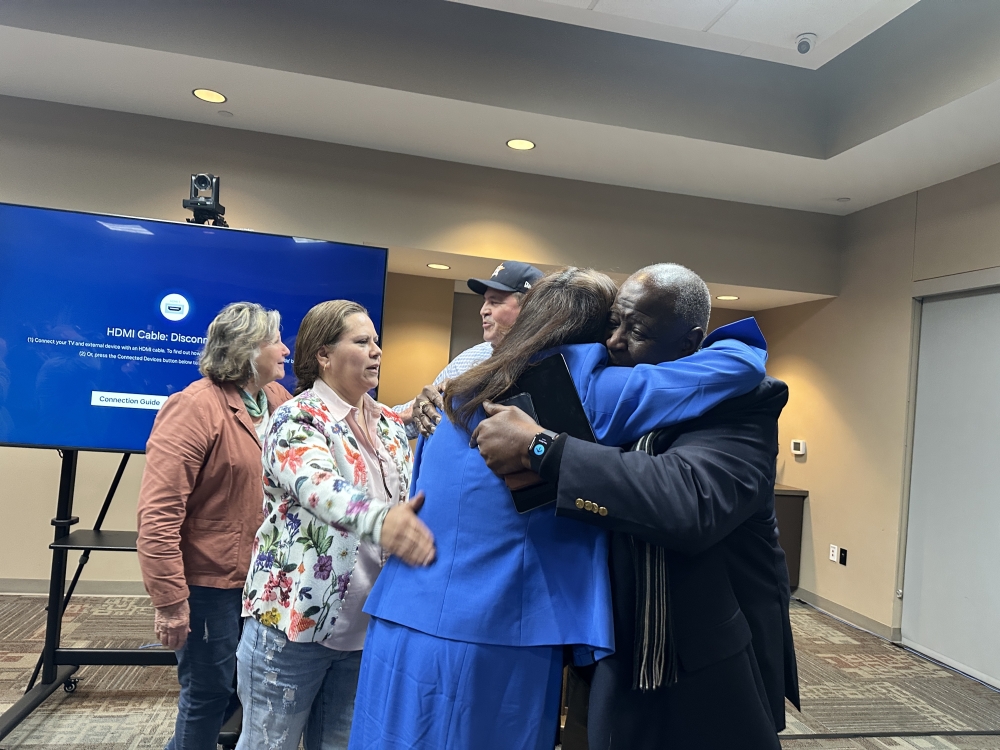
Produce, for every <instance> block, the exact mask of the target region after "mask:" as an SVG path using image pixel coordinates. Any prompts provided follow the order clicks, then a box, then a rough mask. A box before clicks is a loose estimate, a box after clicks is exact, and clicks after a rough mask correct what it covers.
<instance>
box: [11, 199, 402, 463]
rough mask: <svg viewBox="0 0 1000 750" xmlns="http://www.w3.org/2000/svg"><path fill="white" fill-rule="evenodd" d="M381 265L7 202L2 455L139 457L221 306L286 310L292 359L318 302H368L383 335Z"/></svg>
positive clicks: (351, 249) (341, 251)
mask: <svg viewBox="0 0 1000 750" xmlns="http://www.w3.org/2000/svg"><path fill="white" fill-rule="evenodd" d="M386 263H387V251H386V250H385V249H384V248H374V247H365V246H358V245H347V244H341V243H338V242H327V241H322V240H311V239H304V238H300V237H284V236H278V235H273V234H262V233H258V232H249V231H243V230H236V229H224V228H216V227H210V226H202V225H195V224H185V223H177V222H169V221H156V220H150V219H134V218H125V217H120V216H105V215H99V214H88V213H79V212H75V211H62V210H55V209H46V208H34V207H28V206H17V205H11V204H4V203H0V445H15V446H29V447H39V448H67V449H80V450H96V451H135V452H139V451H143V450H145V446H146V439H147V438H148V437H149V431H150V428H151V427H152V425H153V419H154V418H155V417H156V413H157V410H158V409H159V407H160V406H161V405H162V404H163V402H164V401H165V400H166V397H167V396H169V395H170V394H172V393H175V392H177V391H179V390H182V389H183V388H184V387H185V386H187V385H188V384H189V383H191V382H193V381H195V380H197V379H198V378H199V377H201V376H200V374H199V372H198V365H197V361H198V355H199V352H200V350H201V349H202V346H203V344H204V342H205V338H204V337H205V334H206V331H207V329H208V324H209V323H210V322H211V320H212V318H214V317H215V315H216V314H217V313H218V312H219V310H221V309H222V308H223V307H224V306H225V305H227V304H229V303H230V302H238V301H249V302H257V303H259V304H261V305H263V306H264V307H266V308H269V309H275V310H278V311H279V312H280V313H281V321H282V340H283V341H284V342H285V344H286V345H287V346H288V348H289V349H290V350H291V351H292V352H294V351H295V336H296V333H297V331H298V327H299V323H300V322H301V320H302V318H303V316H304V315H305V313H306V311H308V310H309V308H310V307H312V306H313V305H315V304H317V303H318V302H322V301H323V300H328V299H351V300H354V301H356V302H359V303H361V304H362V305H364V306H365V307H366V308H367V309H368V311H369V313H370V315H371V318H372V321H373V322H374V323H375V328H376V330H379V331H381V324H382V302H383V297H384V293H385V274H386ZM291 364H292V363H291V361H289V363H288V366H286V370H285V371H286V381H285V382H284V384H285V386H286V387H288V388H289V390H291V388H292V385H293V383H294V376H293V374H292V367H291Z"/></svg>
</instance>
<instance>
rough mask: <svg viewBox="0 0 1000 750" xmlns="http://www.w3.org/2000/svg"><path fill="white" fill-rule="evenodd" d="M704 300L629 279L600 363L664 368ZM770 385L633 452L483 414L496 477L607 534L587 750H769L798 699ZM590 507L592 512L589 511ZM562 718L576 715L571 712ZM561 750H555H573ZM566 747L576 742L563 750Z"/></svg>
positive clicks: (776, 403)
mask: <svg viewBox="0 0 1000 750" xmlns="http://www.w3.org/2000/svg"><path fill="white" fill-rule="evenodd" d="M710 312H711V296H710V295H709V292H708V288H707V287H706V286H705V284H704V282H703V281H702V280H701V279H700V278H699V277H698V276H697V274H695V273H693V272H692V271H690V270H688V269H686V268H684V267H682V266H677V265H673V264H659V265H655V266H650V267H647V268H644V269H642V270H641V271H639V272H637V273H636V274H634V275H633V276H632V277H630V278H629V279H628V280H627V281H626V282H625V284H623V285H622V288H621V290H620V292H619V295H618V299H617V301H616V303H615V306H614V308H613V311H612V318H611V334H610V336H609V338H608V341H607V347H608V353H609V359H610V361H611V363H612V364H614V365H621V366H632V365H636V364H644V363H645V364H655V363H659V362H667V361H673V360H676V359H680V358H681V357H686V356H688V355H690V354H693V353H694V352H696V351H697V350H698V349H699V348H700V347H701V346H702V345H703V344H708V343H710V342H711V340H712V339H714V338H715V337H716V336H720V335H721V336H725V335H727V329H733V328H735V327H740V326H745V327H747V326H751V325H752V326H753V327H754V328H756V324H754V323H753V321H752V320H751V321H741V322H739V323H734V324H732V325H731V326H724V327H722V328H720V329H719V331H717V332H716V333H715V334H713V336H712V337H709V338H708V339H706V337H705V333H706V331H707V329H708V319H709V315H710ZM787 399H788V389H787V387H786V386H785V384H784V383H781V382H780V381H777V380H774V379H772V378H766V379H765V380H764V382H763V383H762V384H761V385H760V386H759V387H758V388H757V389H756V390H754V391H753V392H751V393H749V394H747V395H745V396H740V397H738V398H734V399H731V400H729V401H727V402H724V403H723V404H721V405H720V406H718V407H716V408H715V409H713V410H712V411H710V412H708V413H707V414H705V415H704V416H702V417H699V418H697V419H694V420H691V421H689V422H686V423H682V424H680V425H677V426H675V427H672V428H668V429H665V430H660V431H658V432H655V433H652V434H651V435H650V436H647V437H646V438H644V439H643V441H640V446H641V447H642V450H632V451H627V450H623V449H620V448H612V447H606V446H600V445H596V444H593V443H587V442H584V441H581V440H577V439H575V438H572V437H569V436H567V435H565V434H564V435H559V436H555V435H552V434H550V436H549V437H550V440H551V448H550V449H549V450H547V451H546V452H545V455H544V456H542V457H541V458H539V457H532V455H531V454H529V453H528V450H527V448H528V446H530V445H531V444H532V442H533V441H534V439H535V436H536V435H538V434H539V433H540V432H544V430H543V428H542V427H541V426H539V425H537V424H535V423H534V422H533V421H532V420H531V418H530V417H528V416H527V415H525V414H524V413H523V412H521V411H519V410H517V409H514V408H512V407H492V408H491V409H488V410H487V411H488V412H490V413H492V414H493V416H491V417H490V418H489V419H487V420H485V421H484V422H482V423H481V425H480V426H479V428H478V429H477V431H476V434H475V435H474V439H475V440H476V441H477V442H478V444H479V446H480V447H481V449H482V453H483V456H484V458H486V460H487V464H488V465H489V466H490V468H492V469H493V470H494V471H496V472H497V473H500V474H507V473H513V472H515V471H522V470H524V469H532V470H534V471H536V472H538V473H539V474H541V475H542V477H543V478H544V479H546V480H547V481H548V482H551V483H554V484H557V487H558V497H557V500H556V509H555V512H556V514H557V515H561V516H566V517H569V518H575V519H577V520H579V521H582V522H584V523H590V524H594V525H597V526H600V527H602V528H605V529H607V530H608V531H610V532H612V542H611V551H610V555H609V558H610V559H609V565H610V568H611V580H612V595H613V603H614V604H613V606H614V613H613V614H614V629H615V653H614V654H613V655H612V656H610V657H608V658H606V659H603V660H601V661H600V662H598V663H597V664H596V666H594V667H592V668H590V670H589V674H587V675H586V676H587V677H588V678H589V680H590V685H591V687H590V696H589V717H587V724H588V728H587V737H588V739H589V747H590V750H609V749H610V748H629V749H630V750H632V749H639V750H641V749H644V748H650V749H652V748H674V747H676V748H684V749H685V750H686V749H687V748H698V749H699V750H715V749H716V748H718V750H729V749H730V748H737V747H738V748H741V749H742V750H778V749H779V743H778V739H777V732H778V731H779V730H780V729H782V728H783V727H784V698H785V696H788V697H789V698H790V699H792V701H793V703H796V704H797V702H798V677H797V672H796V666H795V652H794V649H793V647H792V640H791V628H790V625H789V622H788V601H789V597H790V594H789V587H788V574H787V569H786V567H785V560H784V553H783V552H782V550H781V548H780V547H779V546H778V533H777V524H776V521H775V515H774V472H775V461H776V457H777V432H778V425H777V421H778V415H779V414H780V413H781V410H782V408H783V407H784V405H785V403H786V401H787ZM595 510H600V512H599V513H597V512H594V511H595ZM570 712H571V719H570V721H568V722H567V725H568V726H569V725H570V724H571V722H572V718H573V717H579V716H580V715H581V714H585V713H586V708H585V706H581V705H580V703H579V701H573V702H571V705H570ZM571 744H572V743H571V742H570V741H569V740H568V738H565V739H564V748H567V750H568V749H569V748H570V746H571ZM572 746H573V747H574V748H578V747H582V746H585V745H582V744H573V745H572Z"/></svg>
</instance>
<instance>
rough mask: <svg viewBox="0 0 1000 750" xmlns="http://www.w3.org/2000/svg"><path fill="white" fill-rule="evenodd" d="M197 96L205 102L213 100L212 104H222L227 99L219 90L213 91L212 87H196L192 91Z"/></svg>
mask: <svg viewBox="0 0 1000 750" xmlns="http://www.w3.org/2000/svg"><path fill="white" fill-rule="evenodd" d="M191 93H192V94H194V95H195V96H196V97H198V98H199V99H201V100H202V101H203V102H211V103H212V104H222V103H223V102H224V101H226V97H224V96H223V95H222V94H220V93H219V92H218V91H212V89H195V90H194V91H192V92H191Z"/></svg>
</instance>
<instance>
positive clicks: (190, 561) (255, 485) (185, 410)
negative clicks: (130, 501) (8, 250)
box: [138, 302, 291, 750]
mask: <svg viewBox="0 0 1000 750" xmlns="http://www.w3.org/2000/svg"><path fill="white" fill-rule="evenodd" d="M280 327H281V316H280V315H279V314H278V313H277V312H276V311H275V310H265V309H264V308H263V307H261V306H260V305H257V304H254V303H252V302H234V303H233V304H231V305H227V306H226V307H225V308H224V309H223V310H222V312H220V313H219V314H218V315H217V316H216V317H215V320H213V321H212V323H211V325H209V327H208V336H207V339H208V341H207V343H206V344H205V349H204V351H203V352H202V354H201V360H200V362H199V368H200V370H201V374H202V375H203V376H204V377H203V378H202V379H201V380H198V381H195V382H194V383H192V384H191V385H189V386H188V387H187V388H185V389H184V390H182V391H180V392H178V393H175V394H173V395H172V396H170V398H168V399H167V402H166V403H165V404H164V405H163V408H162V409H161V410H160V413H159V414H157V416H156V421H155V422H154V423H153V430H152V432H151V433H150V436H149V442H147V443H146V468H145V471H144V472H143V475H142V488H141V490H140V492H139V507H138V527H139V542H138V549H139V566H140V568H141V569H142V579H143V583H144V584H145V586H146V591H148V592H149V596H150V598H151V599H152V600H153V607H154V608H155V620H154V627H155V629H156V636H157V638H159V640H160V642H161V643H162V644H163V645H164V646H166V647H167V648H169V649H172V650H174V651H176V652H177V679H178V681H179V682H180V686H181V691H180V697H179V698H178V701H177V721H176V724H175V727H174V736H173V737H172V738H171V740H170V742H169V743H168V744H167V750H215V747H216V741H217V739H218V736H219V730H220V729H221V728H222V724H223V722H224V721H225V720H226V719H227V718H228V716H229V715H230V714H232V712H233V710H235V708H236V704H235V701H233V678H234V676H235V674H236V646H237V643H238V642H239V637H240V624H241V619H240V603H241V597H240V592H241V589H242V585H243V581H244V580H245V579H246V571H247V569H248V568H249V567H250V554H251V552H250V550H251V547H252V546H253V541H254V536H253V535H254V532H255V531H256V529H257V527H258V526H259V525H260V522H261V520H262V516H261V502H260V501H261V489H260V455H261V439H262V436H263V434H264V430H265V429H266V427H267V420H268V417H269V415H270V413H271V412H273V411H274V410H275V408H277V407H278V405H279V404H282V403H284V402H285V401H287V400H288V399H289V398H291V394H290V393H289V392H288V391H286V390H285V389H284V388H283V387H282V386H281V384H280V383H277V382H275V381H277V380H279V379H280V378H283V377H284V376H285V357H286V356H288V347H286V346H285V345H284V344H283V343H282V342H281V330H280ZM189 633H193V634H194V635H193V637H188V634H189Z"/></svg>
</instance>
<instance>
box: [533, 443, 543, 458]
mask: <svg viewBox="0 0 1000 750" xmlns="http://www.w3.org/2000/svg"><path fill="white" fill-rule="evenodd" d="M534 452H535V455H536V456H540V455H542V454H543V453H545V446H544V445H542V444H541V443H538V444H537V445H536V446H535V447H534Z"/></svg>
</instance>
